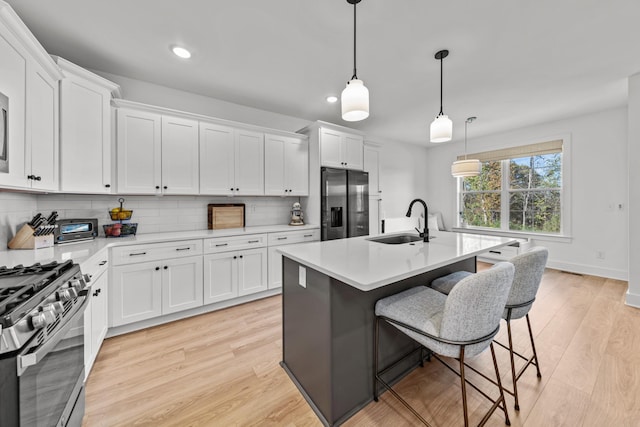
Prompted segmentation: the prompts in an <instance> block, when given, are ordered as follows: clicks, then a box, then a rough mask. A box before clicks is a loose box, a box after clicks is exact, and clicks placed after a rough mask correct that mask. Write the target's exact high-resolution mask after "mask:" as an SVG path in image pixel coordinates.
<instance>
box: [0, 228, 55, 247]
mask: <svg viewBox="0 0 640 427" xmlns="http://www.w3.org/2000/svg"><path fill="white" fill-rule="evenodd" d="M35 231H36V230H34V229H33V228H32V227H31V226H30V225H29V224H25V225H23V226H22V227H21V228H20V230H18V232H17V233H16V235H15V236H13V239H11V240H10V241H9V243H8V244H7V246H8V247H9V249H40V248H50V247H52V246H53V234H44V235H42V236H34V235H33V233H35Z"/></svg>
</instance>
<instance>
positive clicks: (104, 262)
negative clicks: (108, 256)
mask: <svg viewBox="0 0 640 427" xmlns="http://www.w3.org/2000/svg"><path fill="white" fill-rule="evenodd" d="M106 263H107V261H102V262H101V263H100V264H98V265H105V264H106Z"/></svg>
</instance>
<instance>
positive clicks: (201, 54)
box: [8, 0, 640, 146]
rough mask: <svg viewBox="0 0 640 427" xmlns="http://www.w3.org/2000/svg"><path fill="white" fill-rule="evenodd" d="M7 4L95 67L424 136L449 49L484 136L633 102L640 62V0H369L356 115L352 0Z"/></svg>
mask: <svg viewBox="0 0 640 427" xmlns="http://www.w3.org/2000/svg"><path fill="white" fill-rule="evenodd" d="M8 3H10V4H11V6H12V7H13V8H14V10H15V11H16V12H17V13H18V15H19V16H20V17H21V18H22V19H23V21H24V22H25V23H26V24H27V26H28V27H29V28H30V29H31V31H32V32H33V33H34V35H35V36H36V37H37V38H38V40H39V41H40V42H41V43H42V45H43V46H44V47H45V49H47V51H48V52H49V53H51V54H55V55H59V56H62V57H63V58H65V59H68V60H70V61H72V62H74V63H76V64H78V65H81V66H83V67H86V68H91V69H95V70H101V71H105V72H108V73H112V74H118V75H121V76H125V77H130V78H134V79H139V80H144V81H148V82H153V83H156V84H160V85H163V86H168V87H172V88H176V89H181V90H185V91H189V92H193V93H197V94H201V95H206V96H210V97H213V98H218V99H222V100H225V101H229V102H233V103H237V104H242V105H247V106H251V107H256V108H260V109H264V110H268V111H273V112H278V113H282V114H286V115H290V116H294V117H299V118H303V119H308V120H309V121H313V120H325V121H328V122H332V123H336V124H341V125H345V126H349V127H352V128H356V129H360V130H362V131H364V132H366V133H367V135H368V136H371V137H373V138H376V139H380V140H391V141H404V142H410V143H415V144H421V145H424V146H430V145H431V144H430V143H428V134H429V124H430V123H431V121H432V120H433V119H434V117H435V115H436V114H437V113H438V111H439V95H440V94H439V90H440V88H439V80H440V64H439V61H436V60H435V59H434V54H435V53H436V52H437V51H438V50H440V49H449V51H450V54H449V57H447V58H446V59H445V60H444V112H445V114H448V115H449V117H450V118H451V119H452V120H453V122H454V139H457V140H460V139H461V138H462V136H463V133H464V120H465V118H466V117H468V116H472V115H473V116H478V120H477V121H476V122H474V124H473V130H472V131H471V129H470V135H471V132H473V136H481V135H487V134H492V133H496V132H500V131H504V130H508V129H513V128H517V127H522V126H527V125H532V124H536V123H540V122H545V121H552V120H555V119H560V118H563V117H569V116H575V115H578V114H583V113H588V112H594V111H599V110H603V109H605V108H611V107H616V106H622V105H625V104H626V99H627V81H626V78H627V77H628V76H630V75H632V74H635V73H637V72H640V25H638V23H637V21H638V17H640V2H639V1H637V0H609V1H601V0H563V1H557V0H539V1H534V2H523V1H514V0H483V1H431V0H394V1H391V0H362V1H361V2H360V3H359V4H358V6H357V15H358V28H357V29H358V32H357V34H358V46H357V47H358V58H357V64H358V77H359V78H360V79H361V80H363V81H364V82H365V85H366V86H367V87H368V88H369V91H370V100H371V101H370V111H371V115H370V116H369V118H368V119H366V120H364V121H362V122H355V123H353V122H352V123H350V122H345V121H343V120H342V119H341V117H340V103H339V102H338V103H336V104H328V103H327V102H326V101H325V98H326V96H327V95H331V94H333V95H337V96H340V93H341V91H342V89H343V88H344V86H345V83H346V82H347V80H349V79H350V78H351V75H352V68H353V57H352V55H353V6H351V5H349V4H348V3H347V1H346V0H321V1H320V0H268V1H267V0H244V1H233V0H231V1H220V0H182V1H175V0H171V1H170V0H135V1H131V0H108V1H104V0H102V1H100V0H56V1H42V0H9V1H8ZM175 44H179V45H183V46H185V47H187V48H188V49H190V50H191V51H192V53H193V57H192V59H190V60H188V61H187V60H180V59H178V58H177V57H175V56H174V55H173V54H172V53H171V52H170V46H172V45H175ZM124 95H125V97H126V93H125V94H124Z"/></svg>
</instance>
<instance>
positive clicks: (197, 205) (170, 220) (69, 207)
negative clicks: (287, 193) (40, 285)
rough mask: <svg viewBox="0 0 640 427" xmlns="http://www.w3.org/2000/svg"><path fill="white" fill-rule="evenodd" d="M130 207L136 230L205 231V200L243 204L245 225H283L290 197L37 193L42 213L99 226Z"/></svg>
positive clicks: (154, 231)
mask: <svg viewBox="0 0 640 427" xmlns="http://www.w3.org/2000/svg"><path fill="white" fill-rule="evenodd" d="M121 197H122V198H123V199H124V200H125V201H124V208H125V209H131V210H133V216H132V218H131V221H130V222H135V223H137V224H138V233H139V234H143V233H156V232H168V231H190V230H205V229H206V228H207V205H208V204H209V203H244V204H245V211H246V212H245V217H246V225H247V226H257V225H273V224H287V223H288V222H289V219H290V211H291V206H292V205H293V203H294V202H296V201H298V198H294V197H286V198H285V197H207V196H107V195H104V196H102V195H91V196H88V195H73V194H47V195H39V196H37V209H38V211H40V212H42V213H43V214H45V215H48V213H49V212H51V211H54V210H55V211H58V214H59V215H60V218H98V223H99V224H100V228H102V225H103V224H110V223H113V222H114V221H112V220H111V218H110V217H109V213H108V211H109V210H110V209H112V208H115V207H118V206H120V203H119V202H118V199H119V198H121Z"/></svg>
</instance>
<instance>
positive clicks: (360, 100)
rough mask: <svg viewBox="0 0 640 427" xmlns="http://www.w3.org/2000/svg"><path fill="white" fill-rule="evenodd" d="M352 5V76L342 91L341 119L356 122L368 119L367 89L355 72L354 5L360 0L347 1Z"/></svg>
mask: <svg viewBox="0 0 640 427" xmlns="http://www.w3.org/2000/svg"><path fill="white" fill-rule="evenodd" d="M347 3H349V4H352V5H353V76H352V77H351V80H350V81H348V82H347V87H346V88H345V89H344V90H343V91H342V100H341V102H342V119H343V120H346V121H348V122H357V121H359V120H364V119H366V118H367V117H369V89H367V87H366V86H365V85H364V82H363V81H362V80H359V79H358V75H357V72H356V4H358V3H360V0H347Z"/></svg>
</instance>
